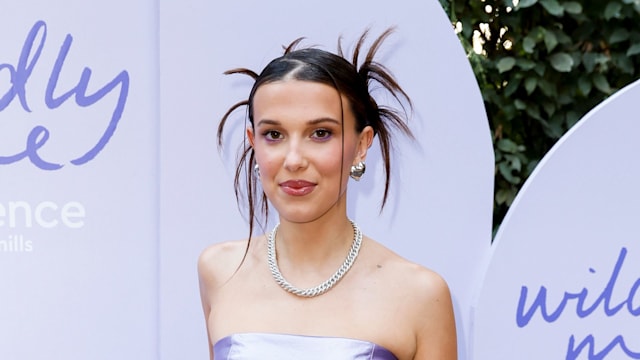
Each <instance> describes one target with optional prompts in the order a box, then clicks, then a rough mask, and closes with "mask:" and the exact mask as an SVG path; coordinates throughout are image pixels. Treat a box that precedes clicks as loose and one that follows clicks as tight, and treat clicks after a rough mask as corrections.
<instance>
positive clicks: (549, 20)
mask: <svg viewBox="0 0 640 360" xmlns="http://www.w3.org/2000/svg"><path fill="white" fill-rule="evenodd" d="M440 3H441V4H442V6H443V8H444V9H445V11H446V12H447V13H448V14H449V18H450V19H451V22H452V24H453V25H454V28H455V29H457V31H458V36H459V38H460V41H461V42H462V44H463V46H464V48H465V49H466V51H467V54H468V58H469V61H470V63H471V66H472V68H473V70H474V72H475V75H476V78H477V80H478V84H479V86H480V90H481V92H482V96H483V99H484V102H485V107H486V109H487V113H488V114H487V115H488V118H489V122H490V126H491V130H492V132H493V141H494V149H495V161H496V167H495V197H494V229H497V227H498V226H499V224H500V222H501V221H502V218H503V217H504V215H505V214H506V212H507V210H508V207H509V206H510V205H511V203H512V201H513V199H514V197H515V196H516V194H517V192H518V190H519V189H520V187H521V186H522V184H523V183H524V181H525V180H526V179H527V177H528V176H529V175H530V174H531V172H532V171H533V169H534V168H535V166H536V165H537V163H538V161H539V160H540V159H541V158H542V157H543V156H544V154H545V153H546V152H547V151H548V150H549V149H550V148H551V146H553V144H555V143H556V141H557V140H558V139H559V138H560V137H561V136H562V135H563V134H564V133H565V132H566V131H567V130H568V129H569V128H571V126H573V125H574V124H575V123H576V122H577V121H578V120H579V119H580V118H581V117H582V116H584V115H585V114H586V113H587V112H588V111H589V110H591V109H592V108H593V107H594V106H595V105H597V104H599V103H600V102H602V101H603V100H604V99H605V98H607V97H608V96H610V95H611V94H612V93H614V92H615V91H617V90H619V89H620V88H622V87H624V86H625V85H627V84H629V83H631V82H633V81H634V80H636V79H638V78H640V25H639V24H640V0H585V1H580V2H578V1H563V0H520V1H519V2H518V1H515V3H516V5H514V4H513V3H512V0H474V1H470V2H461V1H455V0H440ZM474 45H476V46H475V49H480V50H481V51H479V53H476V51H474ZM479 45H480V46H479Z"/></svg>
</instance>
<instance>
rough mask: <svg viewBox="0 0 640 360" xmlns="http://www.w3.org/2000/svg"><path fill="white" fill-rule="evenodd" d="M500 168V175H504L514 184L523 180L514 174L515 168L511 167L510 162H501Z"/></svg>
mask: <svg viewBox="0 0 640 360" xmlns="http://www.w3.org/2000/svg"><path fill="white" fill-rule="evenodd" d="M498 170H499V171H500V175H502V177H503V178H504V179H505V180H507V181H508V182H509V183H511V184H514V185H518V184H520V182H521V179H520V177H519V176H514V175H513V172H512V171H513V170H512V169H511V166H509V163H508V162H506V161H503V162H501V163H499V164H498Z"/></svg>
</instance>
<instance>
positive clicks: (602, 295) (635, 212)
mask: <svg viewBox="0 0 640 360" xmlns="http://www.w3.org/2000/svg"><path fill="white" fill-rule="evenodd" d="M638 100H640V82H636V83H635V84H633V85H629V86H628V87H627V88H625V89H623V90H621V91H620V92H618V93H616V94H615V95H614V96H613V97H611V98H609V99H608V100H607V101H605V102H604V103H603V104H600V105H599V106H598V107H597V108H596V109H594V110H593V111H591V112H590V113H589V114H587V115H586V116H585V118H584V119H582V120H580V122H579V123H578V124H576V125H575V126H574V128H572V129H571V130H570V131H569V132H568V133H567V134H566V135H565V136H564V137H563V138H562V139H561V140H560V141H559V142H558V143H557V144H556V146H555V147H554V148H553V149H552V150H551V151H550V152H549V153H548V154H547V155H546V156H545V158H544V159H543V161H541V163H540V164H539V165H538V167H537V168H536V170H535V172H534V173H533V174H532V175H531V177H530V178H529V179H528V180H527V183H526V184H525V186H524V188H523V189H522V190H521V192H520V194H519V195H518V197H517V198H516V200H515V202H514V204H513V205H512V207H511V209H510V210H509V213H508V215H507V217H506V218H505V220H504V222H503V224H502V226H501V228H500V231H499V233H498V234H497V236H496V240H495V242H494V249H493V254H492V257H491V263H490V266H489V267H488V270H487V272H486V278H485V280H484V283H483V284H482V292H481V294H480V297H479V299H478V302H477V304H476V310H475V314H476V317H475V324H474V327H475V329H474V332H473V334H474V351H473V353H474V359H478V360H485V359H486V360H489V359H567V360H572V359H640V337H639V336H638V334H639V332H638V329H640V321H639V319H638V317H640V268H639V267H638V263H640V229H639V228H638V224H640V222H639V220H640V187H639V186H638V184H640V162H639V161H638V154H640V141H638V138H639V136H640V123H638Z"/></svg>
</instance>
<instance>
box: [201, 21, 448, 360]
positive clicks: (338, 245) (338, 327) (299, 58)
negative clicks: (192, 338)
mask: <svg viewBox="0 0 640 360" xmlns="http://www.w3.org/2000/svg"><path fill="white" fill-rule="evenodd" d="M391 31H392V30H391V29H389V30H387V31H386V32H384V33H383V34H382V35H381V36H380V37H378V38H377V39H376V40H375V41H374V42H373V43H372V45H371V46H370V49H369V51H368V52H367V54H366V56H365V59H364V62H363V64H362V65H361V66H358V64H357V63H358V58H359V54H360V52H361V51H362V48H363V46H364V42H365V40H366V37H367V32H365V33H364V34H363V35H362V36H361V38H360V40H359V41H358V43H357V45H356V48H355V50H354V54H353V59H352V61H351V62H349V61H347V60H346V59H345V58H344V57H343V55H342V52H341V51H339V52H338V54H337V55H336V54H332V53H329V52H326V51H323V50H319V49H315V48H307V49H297V50H296V49H295V47H296V46H297V45H298V43H299V40H298V41H296V42H294V43H293V44H292V45H291V46H289V48H287V49H286V50H285V54H284V55H283V56H281V57H279V58H276V59H274V60H273V61H272V62H271V63H269V64H268V65H267V67H266V68H265V69H264V70H263V71H262V72H261V73H260V74H256V73H254V72H252V71H250V70H247V69H236V70H231V71H229V72H227V73H243V74H248V75H251V76H252V77H253V78H254V79H255V80H256V81H255V84H254V86H253V88H252V89H251V92H250V95H249V98H248V100H246V101H243V102H240V103H238V104H236V105H234V106H233V107H232V108H231V109H230V110H229V111H228V112H227V114H225V116H224V117H223V120H222V122H221V124H220V127H219V129H218V136H219V144H222V134H223V130H224V126H225V124H226V121H227V119H228V118H229V116H230V114H231V113H232V112H233V111H234V110H235V109H237V108H239V107H242V106H247V108H248V119H249V122H250V124H249V125H248V128H247V130H246V138H247V141H248V143H249V145H248V146H246V148H245V151H244V154H243V156H242V158H241V160H240V162H239V165H238V168H237V171H236V195H239V194H240V193H242V192H243V190H242V189H243V188H242V186H241V184H240V183H241V181H240V179H241V178H242V177H243V175H244V176H245V180H246V184H245V186H246V188H244V189H245V190H246V191H247V193H248V196H247V198H248V207H249V220H250V221H249V223H250V229H249V232H250V236H249V239H250V240H244V241H232V242H225V243H220V244H216V245H213V246H211V247H209V248H207V249H206V250H204V252H203V253H202V255H201V256H200V259H199V263H198V272H199V278H200V288H201V298H202V304H203V309H204V314H205V319H206V326H207V332H208V337H209V342H210V343H209V349H210V353H211V358H212V359H214V358H215V359H216V360H226V359H234V360H237V359H377V360H391V359H400V360H404V359H456V356H457V355H456V333H455V322H454V317H453V310H452V305H451V297H450V294H449V290H448V287H447V285H446V283H445V281H444V280H443V279H442V278H441V277H440V276H439V275H438V274H436V273H434V272H433V271H431V270H428V269H426V268H424V267H422V266H419V265H417V264H414V263H411V262H409V261H407V260H405V259H403V258H402V257H400V256H398V255H397V254H395V253H393V252H392V251H390V250H389V249H387V248H385V247H384V246H382V245H381V244H379V243H378V242H376V241H375V240H373V239H371V238H369V237H367V236H364V235H362V232H361V230H360V229H359V227H358V226H357V224H356V223H355V222H352V221H351V220H350V219H348V217H347V208H346V206H347V200H346V196H347V183H348V181H349V176H351V177H352V178H354V179H356V180H358V179H359V178H360V177H361V176H363V174H364V171H365V165H364V163H365V160H366V157H367V150H368V149H369V147H370V146H371V144H372V142H373V139H374V137H376V136H377V137H378V140H379V143H380V147H381V152H382V157H383V160H384V163H385V172H386V182H385V191H384V194H383V202H382V204H383V205H382V206H384V203H385V201H386V197H387V191H388V186H389V179H390V173H389V169H390V162H389V160H390V148H391V142H390V129H391V127H395V128H397V129H399V130H401V131H402V132H404V133H406V134H407V135H409V136H411V133H410V131H409V129H408V127H407V126H406V124H405V122H404V120H403V118H402V117H401V116H400V114H406V113H405V112H402V113H400V112H396V111H394V110H392V109H388V108H384V107H378V105H377V104H376V102H375V100H374V99H373V98H372V97H371V95H370V90H369V88H370V86H371V85H372V83H374V82H375V83H377V84H379V85H382V86H383V88H384V89H386V90H387V91H389V93H390V94H391V95H392V96H393V97H395V99H396V100H398V103H399V104H402V103H403V102H402V100H404V101H406V102H408V103H409V104H410V101H409V98H408V96H407V95H406V94H405V93H404V91H403V90H402V89H401V88H400V87H399V86H398V84H397V83H396V81H395V80H394V78H393V77H392V76H390V74H389V73H388V71H387V70H386V69H385V68H384V67H383V66H381V65H380V64H378V63H376V62H375V61H374V56H375V54H376V52H377V50H378V49H379V47H380V45H381V44H382V42H383V41H384V39H385V38H386V37H387V36H388V35H389V34H390V33H391ZM338 47H339V49H340V44H339V46H338ZM254 168H255V170H252V171H249V170H247V169H254ZM258 183H259V184H260V188H258V186H257V184H258ZM269 204H270V205H271V206H273V208H275V210H276V211H277V213H278V218H279V224H278V225H277V226H276V227H275V228H274V229H273V230H272V231H270V232H269V233H267V234H265V235H261V236H255V237H252V236H251V235H252V232H253V225H254V222H256V221H257V220H256V214H255V208H256V207H261V208H262V210H263V215H264V216H265V218H266V215H267V213H268V209H269Z"/></svg>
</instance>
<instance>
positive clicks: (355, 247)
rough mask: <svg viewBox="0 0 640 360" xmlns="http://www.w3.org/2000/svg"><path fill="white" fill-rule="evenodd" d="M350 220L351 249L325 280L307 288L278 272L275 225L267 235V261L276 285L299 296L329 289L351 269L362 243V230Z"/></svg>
mask: <svg viewBox="0 0 640 360" xmlns="http://www.w3.org/2000/svg"><path fill="white" fill-rule="evenodd" d="M349 222H351V226H353V242H352V243H351V249H350V250H349V254H348V255H347V258H346V259H345V260H344V262H343V263H342V265H341V266H340V268H339V269H338V270H337V271H336V272H335V273H334V274H333V275H332V276H331V277H330V278H329V279H328V280H326V281H325V282H323V283H322V284H320V285H318V286H315V287H312V288H308V289H299V288H297V287H295V286H293V285H291V283H289V282H288V281H287V280H286V279H285V278H284V277H283V276H282V273H280V269H279V268H278V260H277V257H276V233H277V231H278V227H279V226H280V224H278V225H276V226H275V227H274V228H273V230H272V231H271V233H269V236H268V237H267V261H268V262H269V269H270V270H271V275H273V279H274V280H275V281H276V283H277V284H278V285H280V287H281V288H283V289H284V290H286V291H288V292H290V293H292V294H294V295H297V296H300V297H314V296H318V295H322V294H324V293H325V292H327V291H329V289H331V288H332V287H333V286H334V285H335V284H336V283H338V281H340V279H342V277H343V276H344V275H345V274H346V273H347V271H349V269H351V266H352V265H353V263H354V262H355V261H356V257H357V256H358V252H359V251H360V245H361V244H362V232H360V228H359V227H358V225H356V223H355V222H353V221H352V220H349Z"/></svg>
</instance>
